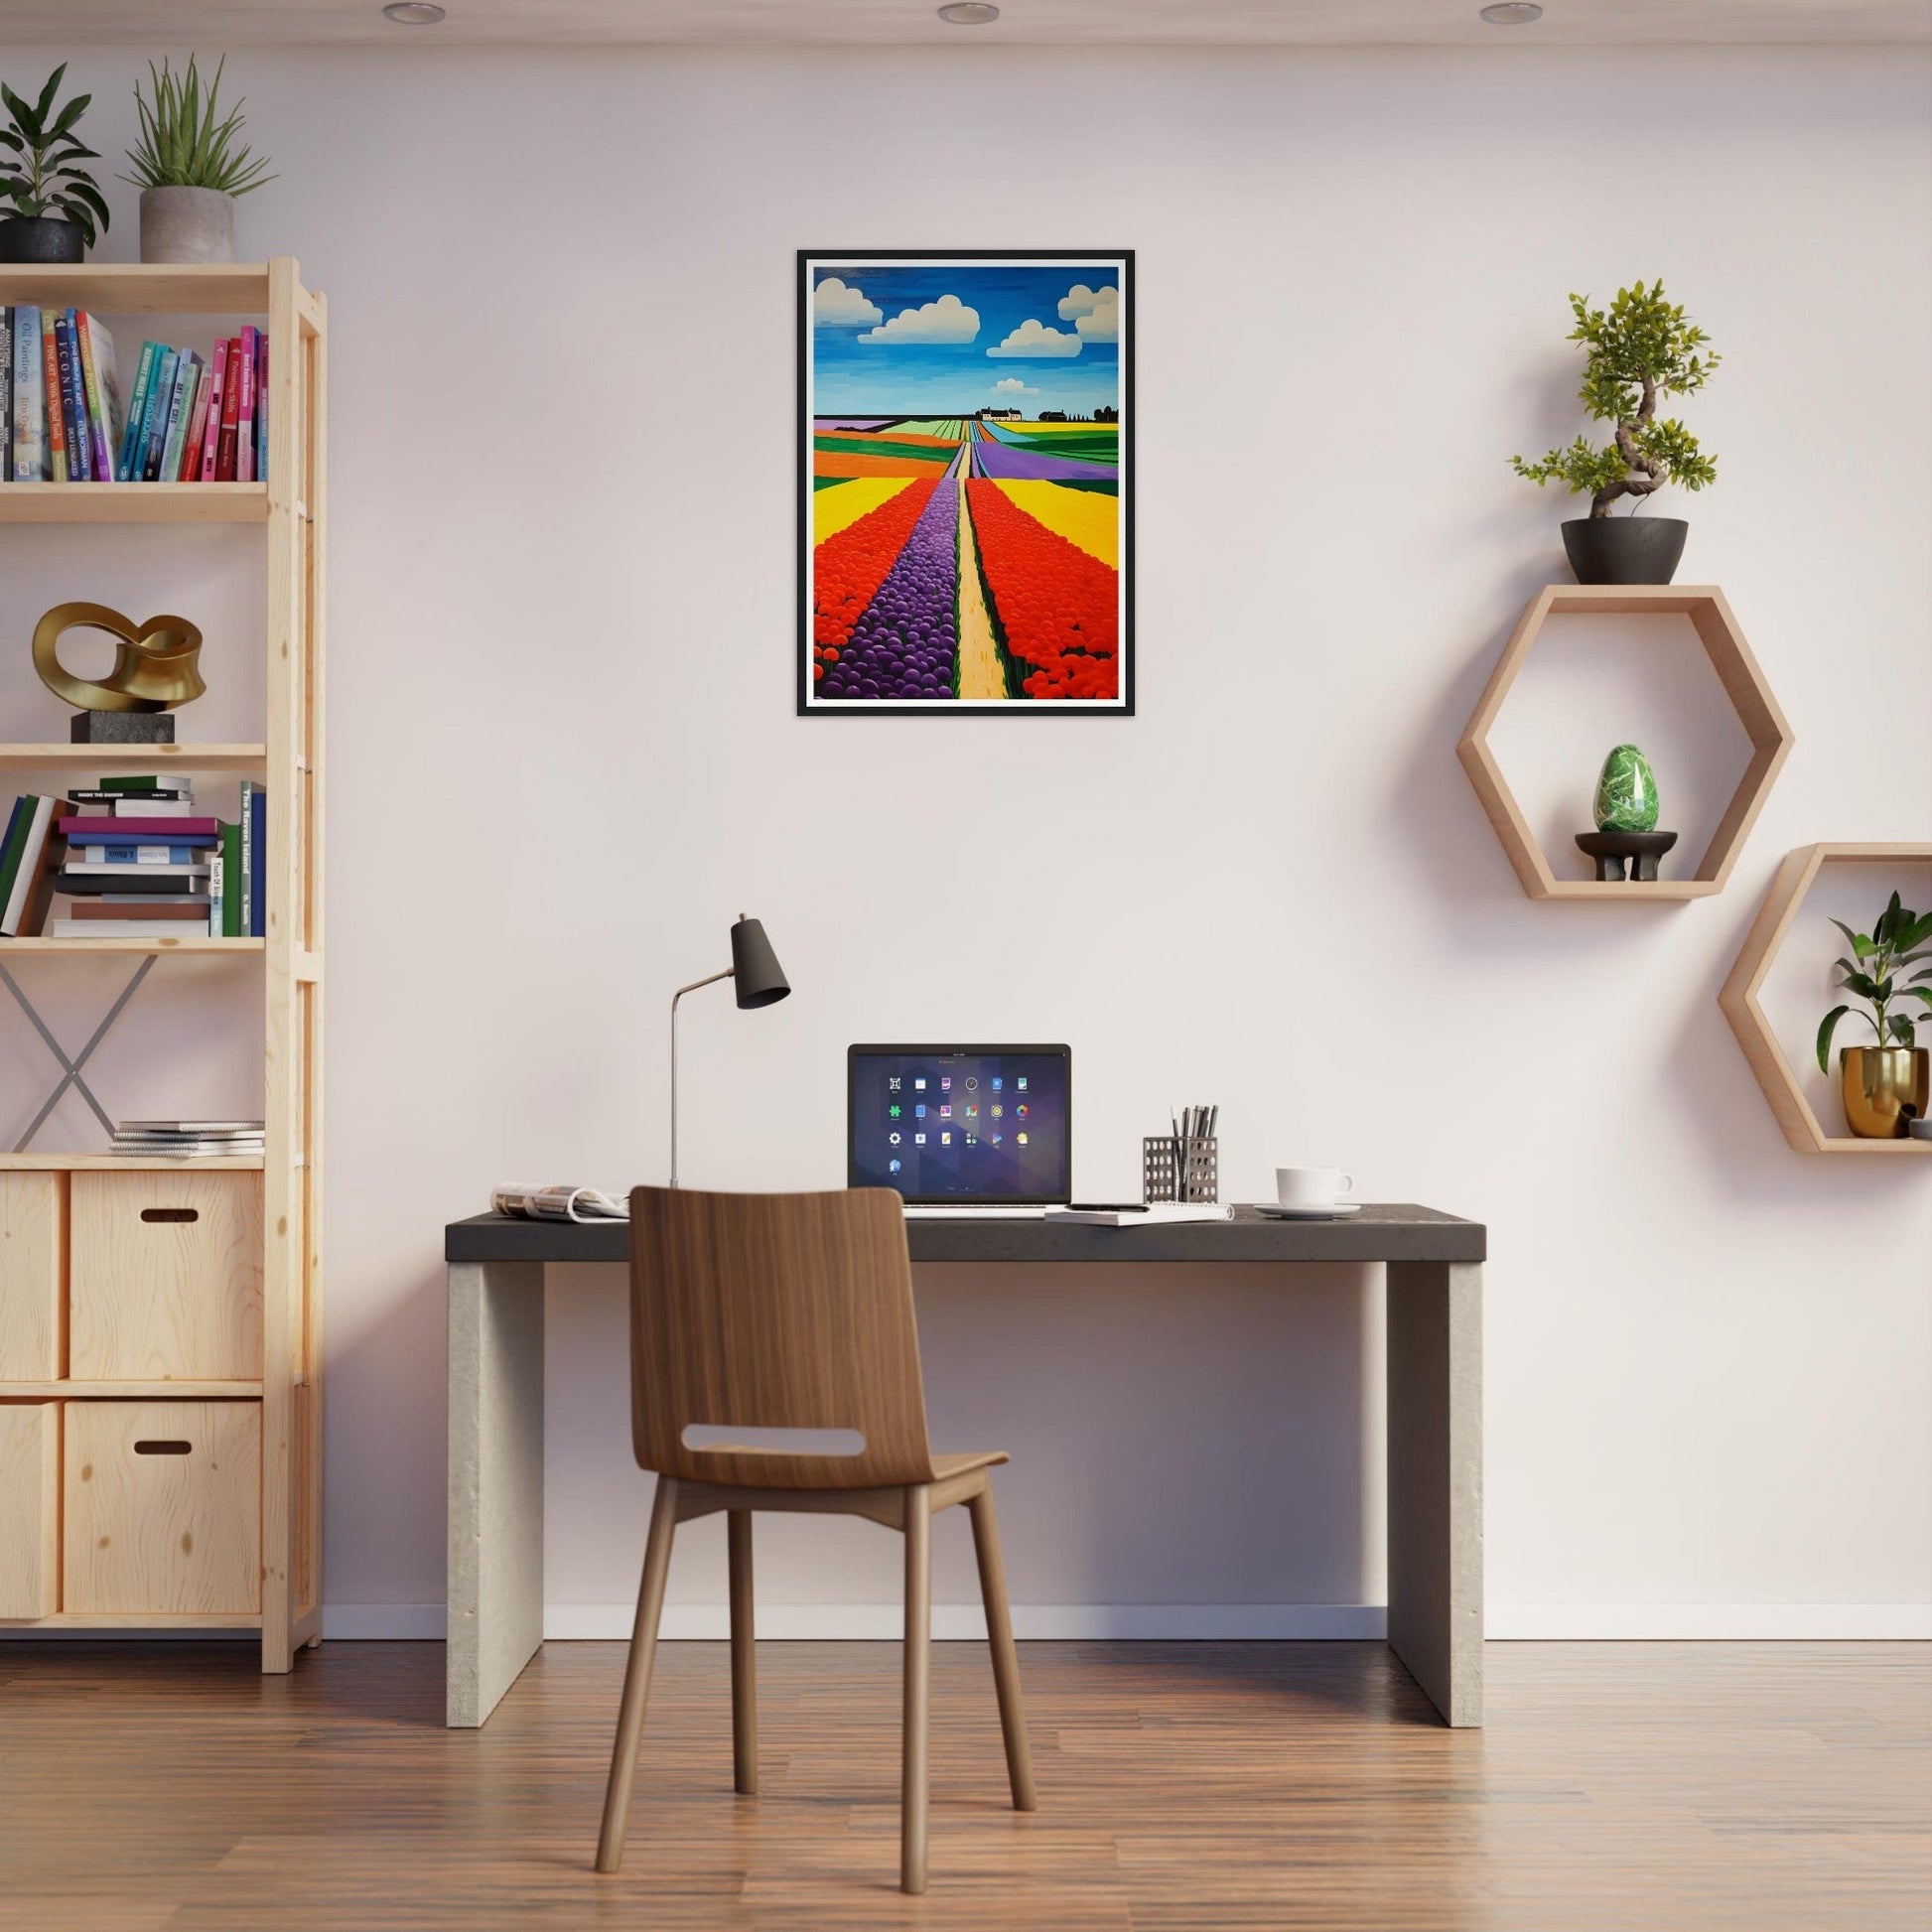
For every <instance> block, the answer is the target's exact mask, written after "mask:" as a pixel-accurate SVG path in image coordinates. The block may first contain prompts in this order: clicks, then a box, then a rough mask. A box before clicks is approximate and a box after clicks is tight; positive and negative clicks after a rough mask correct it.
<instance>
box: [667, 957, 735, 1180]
mask: <svg viewBox="0 0 1932 1932" xmlns="http://www.w3.org/2000/svg"><path fill="white" fill-rule="evenodd" d="M732 973H733V969H732V968H731V967H729V966H727V967H726V968H725V970H724V971H723V972H722V973H712V974H709V975H707V976H706V977H705V978H704V979H701V980H693V981H692V982H691V984H690V985H689V986H680V987H679V988H678V990H677V991H676V992H675V993H673V994H672V995H671V1185H672V1186H673V1187H675V1186H676V1185H677V1003H678V1002H679V1001H680V1000H681V999H683V998H684V996H685V995H686V994H687V993H695V992H696V991H697V990H698V988H699V987H701V986H715V985H717V983H718V982H719V981H720V980H728V979H730V978H731V977H732Z"/></svg>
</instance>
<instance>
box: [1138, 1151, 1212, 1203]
mask: <svg viewBox="0 0 1932 1932" xmlns="http://www.w3.org/2000/svg"><path fill="white" fill-rule="evenodd" d="M1220 1148H1221V1144H1220V1142H1219V1141H1218V1140H1207V1139H1204V1138H1202V1137H1200V1136H1198V1135H1196V1136H1192V1137H1190V1136H1188V1135H1185V1134H1181V1135H1174V1134H1150V1135H1149V1136H1148V1137H1147V1138H1146V1139H1145V1140H1144V1141H1142V1143H1141V1199H1142V1200H1143V1201H1144V1202H1146V1203H1147V1205H1148V1206H1150V1207H1152V1206H1154V1205H1155V1204H1156V1203H1157V1202H1160V1203H1173V1202H1176V1201H1218V1200H1219V1199H1220V1198H1221V1154H1220Z"/></svg>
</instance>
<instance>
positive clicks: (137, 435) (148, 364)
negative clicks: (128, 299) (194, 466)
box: [114, 342, 161, 483]
mask: <svg viewBox="0 0 1932 1932" xmlns="http://www.w3.org/2000/svg"><path fill="white" fill-rule="evenodd" d="M160 356H161V345H160V344H159V343H154V342H148V343H143V344H142V345H141V360H140V363H139V365H138V366H137V367H136V369H135V371H134V387H133V388H132V389H130V390H129V391H128V397H127V424H126V427H125V428H124V429H123V430H122V431H121V453H120V457H119V460H118V461H117V462H116V463H115V465H114V475H115V476H116V477H117V478H118V479H119V480H120V481H121V482H122V483H132V482H134V480H135V478H136V477H137V476H138V475H139V471H138V470H137V468H136V459H137V458H138V457H139V455H140V453H141V436H142V432H143V429H144V428H145V426H146V418H147V413H148V398H149V396H150V395H151V394H152V393H153V390H154V365H155V363H156V362H157V361H158V360H159V359H160Z"/></svg>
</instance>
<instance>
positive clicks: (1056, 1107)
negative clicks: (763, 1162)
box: [847, 1046, 1073, 1205]
mask: <svg viewBox="0 0 1932 1932" xmlns="http://www.w3.org/2000/svg"><path fill="white" fill-rule="evenodd" d="M847 1067H848V1082H847V1091H848V1096H849V1105H850V1114H849V1117H848V1119H849V1125H848V1133H847V1149H848V1158H847V1173H848V1177H849V1183H850V1185H852V1186H854V1187H897V1189H898V1191H899V1192H900V1193H901V1194H903V1195H904V1196H905V1198H906V1199H907V1200H908V1201H919V1202H944V1201H956V1202H961V1203H967V1204H972V1203H985V1204H987V1205H997V1204H1005V1203H1013V1204H1015V1205H1027V1204H1030V1203H1035V1202H1046V1203H1049V1204H1050V1203H1052V1202H1056V1201H1064V1200H1067V1199H1068V1198H1070V1196H1071V1193H1072V1187H1073V1179H1072V1176H1073V1151H1072V1128H1073V1076H1072V1054H1071V1052H1070V1050H1069V1049H1068V1048H1066V1047H1064V1046H854V1047H853V1048H851V1050H850V1052H849V1053H848V1054H847Z"/></svg>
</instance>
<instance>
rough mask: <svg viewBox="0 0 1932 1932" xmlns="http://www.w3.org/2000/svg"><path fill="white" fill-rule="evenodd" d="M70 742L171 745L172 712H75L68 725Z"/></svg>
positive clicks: (173, 739)
mask: <svg viewBox="0 0 1932 1932" xmlns="http://www.w3.org/2000/svg"><path fill="white" fill-rule="evenodd" d="M68 742H69V744H72V745H172V744H173V743H174V742H175V714H174V713H173V712H172V711H76V712H75V713H74V714H73V717H72V718H71V720H69V725H68Z"/></svg>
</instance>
